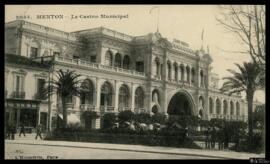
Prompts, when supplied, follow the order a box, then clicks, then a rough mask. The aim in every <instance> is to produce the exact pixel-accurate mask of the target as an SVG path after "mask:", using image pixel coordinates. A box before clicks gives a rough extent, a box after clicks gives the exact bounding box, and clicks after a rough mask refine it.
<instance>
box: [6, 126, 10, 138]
mask: <svg viewBox="0 0 270 164" xmlns="http://www.w3.org/2000/svg"><path fill="white" fill-rule="evenodd" d="M10 137H11V126H10V124H9V123H8V124H7V126H6V139H8V140H10Z"/></svg>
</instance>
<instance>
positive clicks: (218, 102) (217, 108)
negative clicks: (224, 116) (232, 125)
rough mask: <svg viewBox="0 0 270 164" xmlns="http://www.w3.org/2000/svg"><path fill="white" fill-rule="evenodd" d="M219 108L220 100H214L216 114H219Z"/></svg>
mask: <svg viewBox="0 0 270 164" xmlns="http://www.w3.org/2000/svg"><path fill="white" fill-rule="evenodd" d="M220 108H221V103H220V100H219V99H217V100H216V112H217V114H220Z"/></svg>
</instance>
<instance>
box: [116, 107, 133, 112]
mask: <svg viewBox="0 0 270 164" xmlns="http://www.w3.org/2000/svg"><path fill="white" fill-rule="evenodd" d="M125 110H131V108H130V107H119V108H118V111H119V112H122V111H125Z"/></svg>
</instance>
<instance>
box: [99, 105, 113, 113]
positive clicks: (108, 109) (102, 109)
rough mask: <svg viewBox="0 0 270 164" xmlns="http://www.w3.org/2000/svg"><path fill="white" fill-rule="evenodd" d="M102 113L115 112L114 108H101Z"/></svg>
mask: <svg viewBox="0 0 270 164" xmlns="http://www.w3.org/2000/svg"><path fill="white" fill-rule="evenodd" d="M100 111H101V112H114V106H100Z"/></svg>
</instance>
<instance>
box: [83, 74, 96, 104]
mask: <svg viewBox="0 0 270 164" xmlns="http://www.w3.org/2000/svg"><path fill="white" fill-rule="evenodd" d="M81 92H82V93H81V96H80V98H81V104H91V105H93V94H94V85H93V83H92V81H91V80H89V79H86V80H84V81H83V83H82V85H81Z"/></svg>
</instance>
